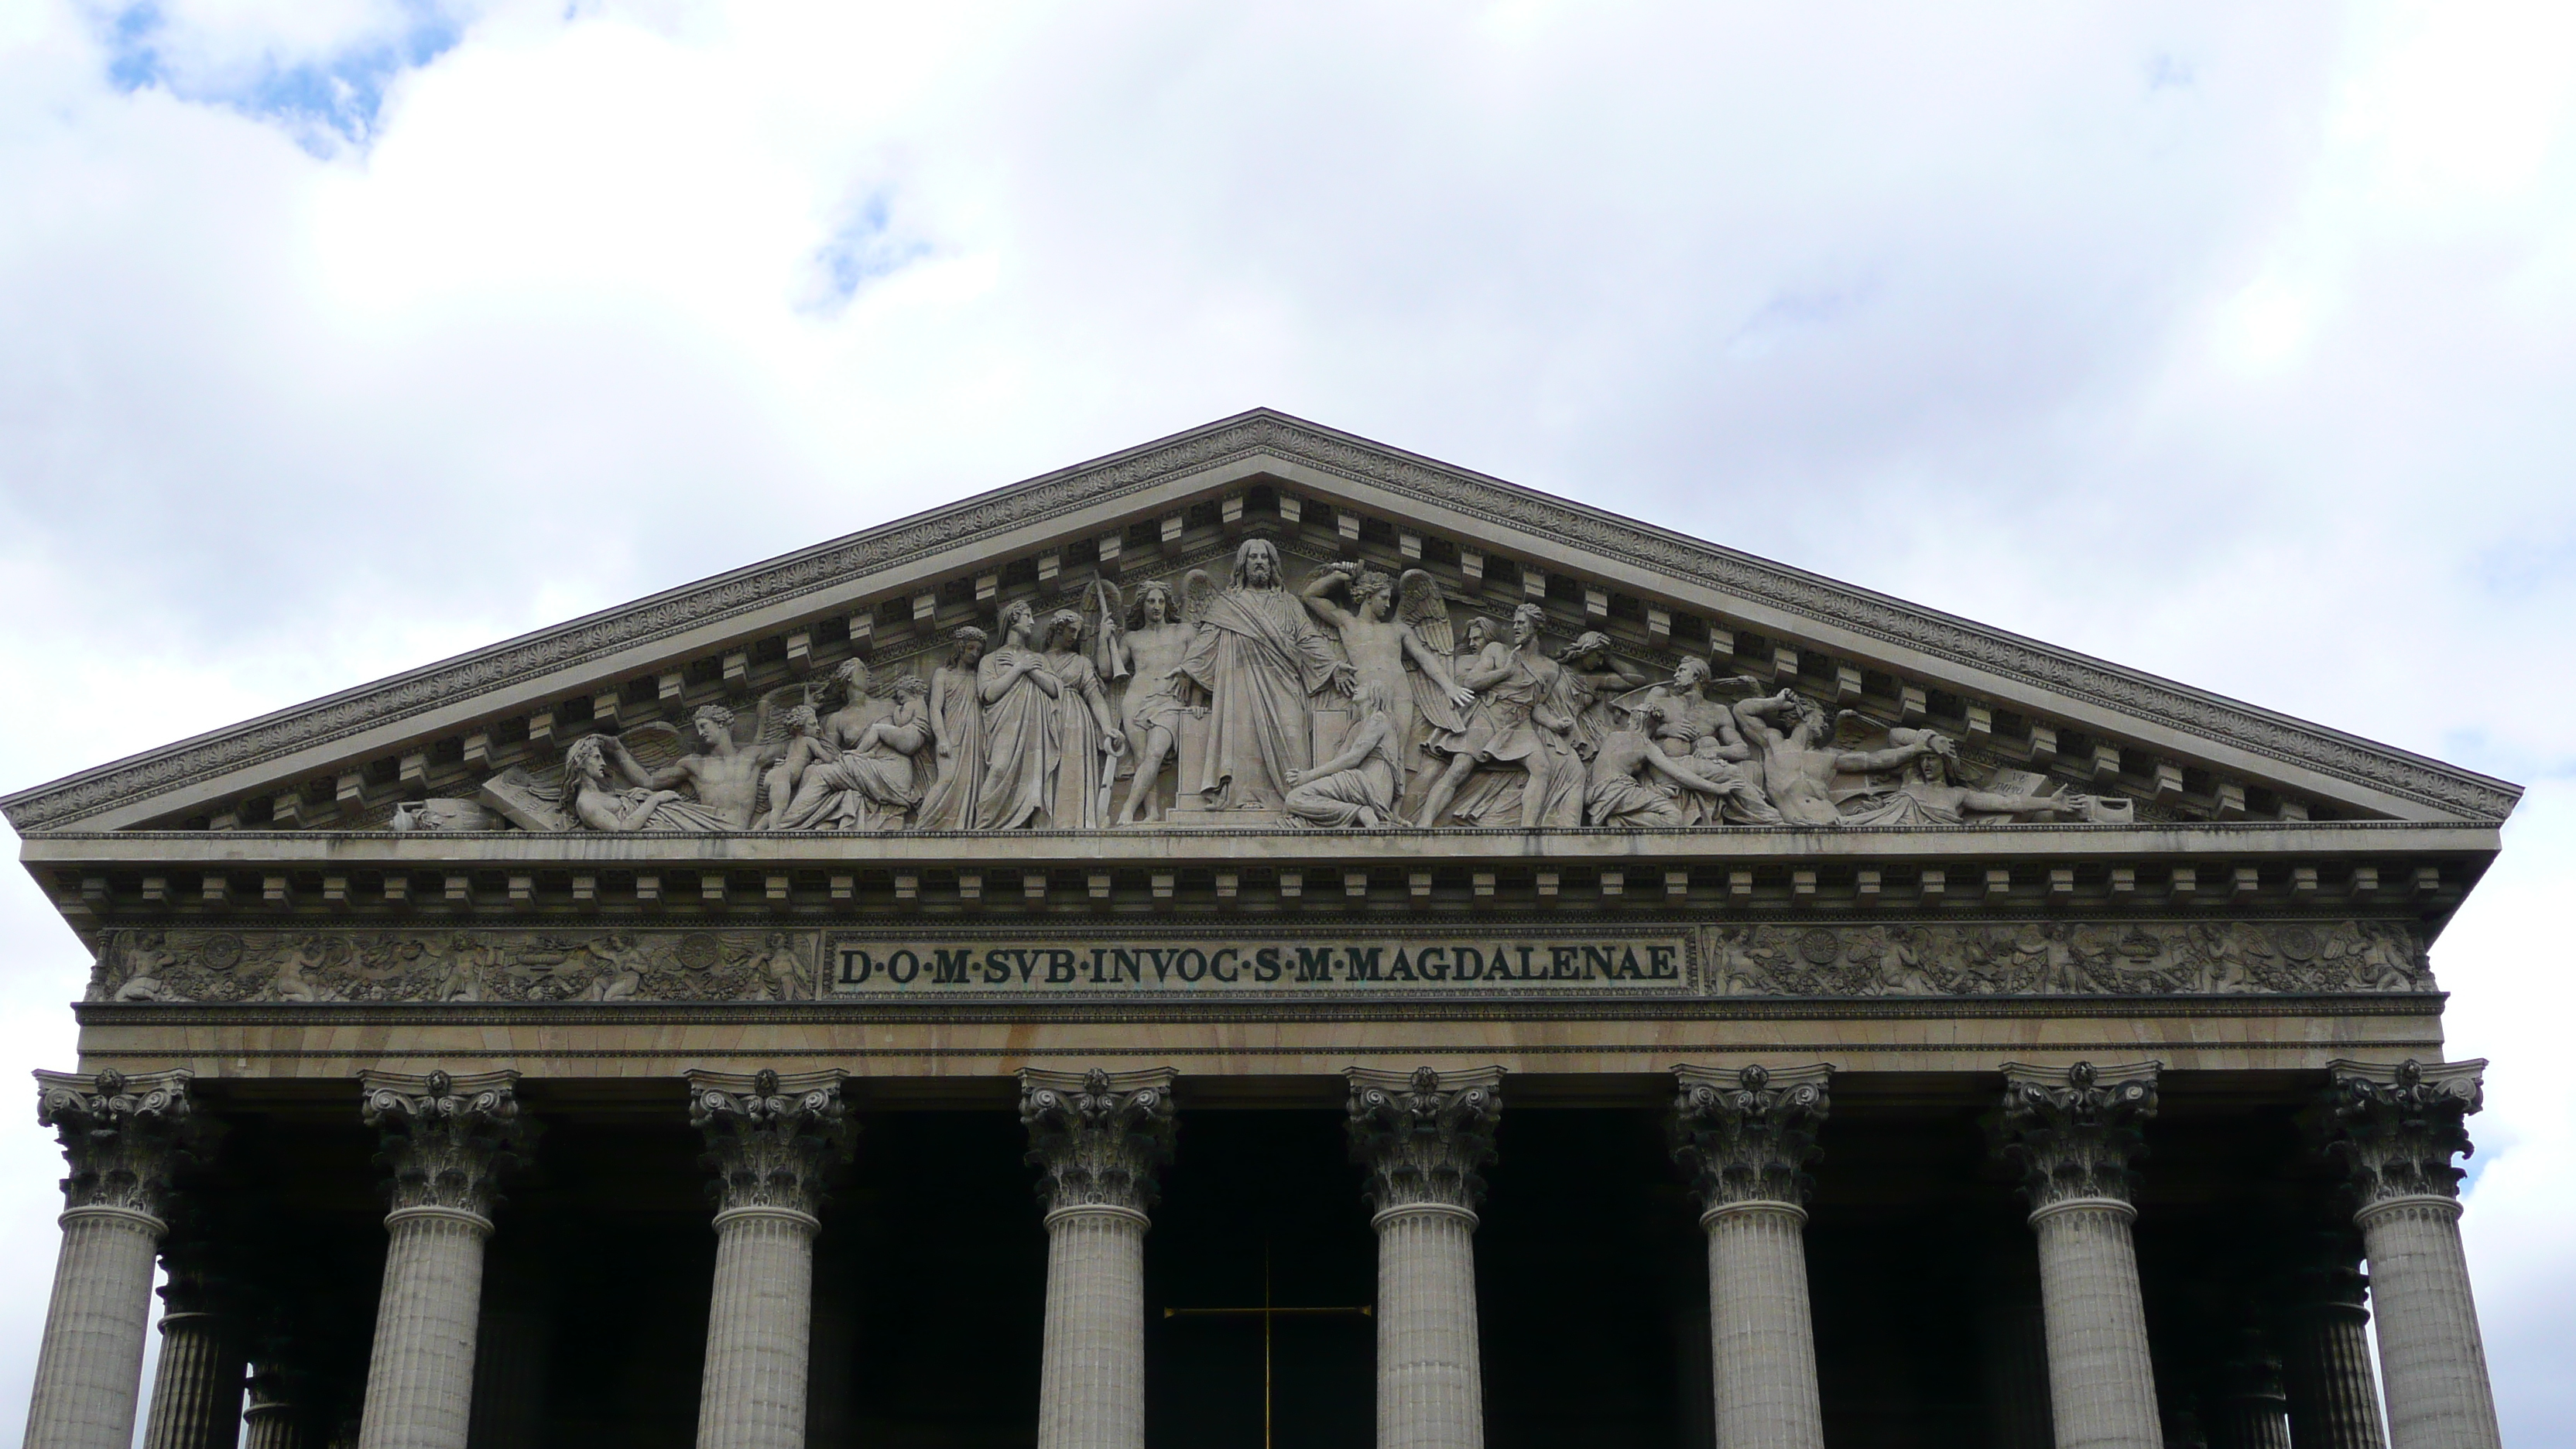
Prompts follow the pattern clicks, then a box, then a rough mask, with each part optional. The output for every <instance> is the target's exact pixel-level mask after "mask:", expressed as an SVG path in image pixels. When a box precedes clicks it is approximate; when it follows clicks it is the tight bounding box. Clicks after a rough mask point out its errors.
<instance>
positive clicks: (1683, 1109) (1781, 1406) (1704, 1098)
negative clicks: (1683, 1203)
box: [1671, 1065, 1833, 1449]
mask: <svg viewBox="0 0 2576 1449" xmlns="http://www.w3.org/2000/svg"><path fill="white" fill-rule="evenodd" d="M1832 1076H1833V1068H1831V1067H1828V1066H1821V1065H1820V1066H1812V1067H1791V1068H1789V1069H1787V1070H1784V1071H1779V1072H1771V1071H1766V1070H1764V1069H1763V1068H1761V1067H1745V1068H1743V1069H1741V1070H1739V1071H1732V1072H1722V1071H1712V1070H1710V1069H1708V1068H1705V1067H1675V1068H1674V1069H1673V1077H1674V1081H1675V1084H1676V1085H1677V1086H1678V1087H1679V1088H1680V1095H1678V1096H1677V1097H1675V1098H1674V1100H1673V1118H1672V1124H1671V1130H1672V1140H1673V1160H1674V1161H1675V1162H1678V1163H1680V1164H1681V1166H1682V1170H1683V1171H1684V1172H1686V1173H1688V1174H1689V1175H1690V1179H1691V1185H1692V1192H1693V1195H1694V1196H1696V1197H1697V1198H1698V1199H1699V1201H1700V1206H1701V1207H1702V1209H1704V1211H1702V1212H1701V1214H1700V1219H1699V1225H1700V1227H1702V1228H1703V1229H1705V1230H1706V1231H1707V1233H1708V1322H1709V1347H1710V1364H1711V1368H1712V1371H1713V1378H1714V1382H1715V1386H1716V1396H1717V1449H1823V1445H1824V1442H1825V1427H1824V1411H1823V1410H1822V1409H1821V1408H1820V1407H1819V1406H1818V1404H1817V1400H1816V1329H1815V1321H1814V1319H1813V1317H1812V1316H1811V1315H1810V1313H1809V1311H1808V1307H1807V1250H1806V1225H1807V1209H1806V1206H1805V1204H1806V1199H1807V1174H1806V1166H1807V1164H1808V1163H1809V1162H1810V1161H1813V1160H1814V1158H1815V1155H1816V1130H1817V1129H1818V1128H1819V1127H1822V1126H1823V1125H1824V1121H1825V1113H1826V1111H1827V1109H1828V1107H1829V1105H1830V1104H1829V1103H1828V1101H1827V1099H1826V1093H1825V1086H1826V1083H1827V1081H1828V1080H1830V1079H1831V1078H1832Z"/></svg>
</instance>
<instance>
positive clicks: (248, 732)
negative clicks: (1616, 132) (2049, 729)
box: [10, 415, 2519, 830]
mask: <svg viewBox="0 0 2576 1449" xmlns="http://www.w3.org/2000/svg"><path fill="white" fill-rule="evenodd" d="M1253 455H1269V456H1275V457H1282V458H1288V459H1293V460H1295V461H1298V462H1301V463H1304V464H1307V465H1308V466H1311V467H1315V468H1317V469H1319V470H1322V471H1325V472H1329V473H1334V474H1338V475H1340V476H1342V477H1344V478H1348V479H1351V480H1353V481H1355V482H1361V483H1365V484H1369V485H1372V486H1375V487H1379V488H1383V489H1386V490H1388V491H1391V492H1394V493H1396V494H1398V495H1400V496H1405V497H1410V498H1414V499H1420V500H1423V501H1427V502H1433V503H1437V504H1439V505H1441V506H1443V507H1447V508H1451V509H1455V510H1457V511H1459V512H1462V513H1466V514H1469V515H1471V516H1474V517H1479V518H1483V519H1486V520H1488V521H1490V522H1494V523H1499V524H1503V525H1506V526H1509V527H1512V528H1517V529H1525V530H1527V531H1529V532H1532V533H1535V534H1538V535H1541V536H1544V537H1549V538H1553V539H1558V540H1562V541H1564V542H1567V543H1570V544H1574V545H1577V546H1580V547H1586V548H1589V549H1592V550H1594V551H1597V552H1599V553H1602V554H1604V555H1607V556H1610V557H1614V558H1620V559H1625V560H1627V561H1629V562H1632V563H1636V564H1638V565H1640V566H1643V567H1645V568H1648V569H1651V570H1653V571H1655V572H1658V573H1661V574H1664V575H1665V576H1667V577H1670V578H1674V579H1677V580H1681V581H1684V582H1687V583H1689V584H1692V585H1712V584H1713V585H1715V586H1716V587H1719V588H1722V589H1726V590H1729V591H1731V592H1735V593H1738V594H1740V595H1742V596H1744V597H1748V598H1757V599H1761V600H1764V601H1765V602H1766V603H1769V604H1771V605H1773V606H1776V607H1778V608H1781V609H1784V610H1787V611H1789V612H1792V613H1796V614H1799V615H1802V616H1804V617H1808V618H1813V619H1817V620H1820V621H1825V622H1828V623H1831V624H1833V625H1836V626H1838V627H1843V628H1849V629H1852V630H1855V631H1857V632H1860V633H1863V634H1868V635H1871V636H1874V637H1877V638H1880V639H1883V640H1886V641H1888V642H1890V643H1894V644H1899V645H1902V646H1905V647H1907V648H1910V649H1915V650H1919V651H1922V652H1924V653H1927V654H1931V655H1934V656H1936V657H1940V658H1944V659H1949V660H1952V661H1955V662H1958V663H1962V664H1967V665H1971V666H1974V667H1977V668H1981V669H1987V670H1991V671H1994V672H1996V673H1999V674H2002V675H2005V676H2007V677H2018V678H2023V679H2029V680H2033V681H2035V682H2037V683H2040V684H2043V685H2045V686H2047V687H2048V688H2050V689H2053V690H2056V691H2058V692H2060V693H2063V694H2066V695H2069V696H2072V697H2075V698H2080V699H2085V700H2089V701H2091V702H2094V703H2097V704H2100V705H2103V706H2106V707H2109V708H2113V709H2117V710H2120V711H2123V712H2125V713H2128V714H2131V715H2134V716H2137V717H2141V718H2144V719H2148V720H2153V721H2156V722H2159V723H2163V724H2168V725H2172V726H2175V727H2178V728H2181V729H2184V730H2186V731H2189V732H2192V733H2195V734H2200V735H2203V736H2207V737H2211V738H2214V739H2218V740H2222V741H2226V742H2229V743H2232V744H2235V745H2238V746H2240V747H2242V748H2245V749H2247V750H2250V751H2253V752H2255V753H2258V754H2262V755H2265V756H2268V757H2270V758H2273V759H2277V760H2282V761H2286V762H2289V763H2292V764H2298V765H2304V766H2307V767H2310V768H2313V769H2317V770H2320V771H2323V772H2325V773H2328V774H2332V775H2336V776H2339V777H2341V778H2344V779H2347V780H2352V781H2355V782H2357V783H2361V784H2364V785H2368V786H2371V787H2374V788H2378V789H2382V790H2387V791H2390V792H2392V793H2395V794H2400V795H2405V796H2408V797H2411V798H2413V799H2416V800H2419V801H2423V802H2426V803H2429V804H2433V805H2437V806H2441V807H2444V808H2447V809H2450V810H2455V811H2458V812H2460V813H2462V814H2465V815H2468V816H2470V817H2472V818H2475V819H2483V820H2494V819H2501V818H2503V817H2504V816H2505V815H2506V814H2507V813H2508V812H2510V811H2511V810H2512V808H2513V805H2514V802H2515V801H2516V799H2518V798H2519V792H2518V791H2515V790H2512V789H2510V788H2509V787H2502V786H2499V785H2497V784H2496V783H2494V782H2491V781H2487V780H2485V779H2482V778H2480V777H2477V776H2473V775H2470V774H2467V773H2466V772H2463V771H2457V770H2452V769H2449V768H2447V767H2445V766H2443V765H2441V764H2439V763H2438V762H2436V761H2431V760H2424V759H2420V758H2416V757H2413V756H2406V755H2401V754H2398V753H2397V752H2395V751H2391V750H2387V749H2385V748H2382V747H2378V746H2373V745H2370V744H2368V743H2367V742H2365V741H2360V740H2356V739H2352V738H2349V737H2346V736H2341V735H2335V734H2331V733H2329V732H2326V731H2324V730H2321V729H2318V728H2316V727H2314V726H2309V725H2304V724H2301V723H2299V722H2297V721H2294V720H2290V719H2287V718H2285V717H2282V716H2277V715H2271V714H2265V713H2262V712H2259V711H2255V710H2252V709H2249V708H2246V707H2244V706H2242V705H2236V704H2233V703H2230V702H2228V701H2225V700H2222V699H2219V698H2218V697H2216V696H2213V695H2207V694H2202V693H2199V692H2197V691H2191V690H2187V689H2184V688H2182V687H2180V686H2177V685H2173V684H2169V683H2167V682H2165V681H2162V680H2157V679H2154V678H2151V677H2149V676H2146V675H2142V674H2138V673H2135V672H2132V671H2129V670H2124V669H2119V668H2116V667H2114V666H2111V665H2108V664H2104V663H2101V662H2099V661H2096V660H2091V659H2087V658H2084V657H2083V656H2080V655H2076V654H2071V653H2068V652H2066V651H2062V650H2057V649H2051V648H2048V647H2046V646H2043V645H2040V644H2036V643H2033V642H2031V641H2029V640H2024V639H2020V638H2017V637H2014V636H2012V635H2008V634H2004V633H2001V632H1998V631H1994V630H1989V629H1984V628H1980V627H1978V626H1975V625H1972V624H1969V623H1966V622H1965V621H1962V620H1957V619H1951V618H1947V617H1944V616H1941V615H1937V614H1933V613H1929V612H1927V611H1922V610H1917V609H1913V608H1909V607H1906V606H1903V605H1900V604H1898V603H1896V602H1895V601H1893V600H1889V599H1885V598H1881V597H1879V596H1877V595H1873V594H1868V593H1865V592H1862V591H1860V590H1856V589H1851V588H1848V587H1846V586H1843V585H1840V584H1835V583H1832V582H1830V581H1828V580H1825V579H1822V578H1818V577H1816V576H1814V575H1810V574H1805V573H1802V572H1799V571H1797V570H1794V569H1789V568H1786V567H1783V566H1781V565H1778V564H1774V563H1770V562H1767V561H1765V560H1762V559H1757V558H1753V557H1751V556H1749V555H1745V554H1739V553H1736V552H1734V551H1732V550H1728V549H1722V548H1718V547H1715V546H1712V545H1709V544H1704V543H1700V542H1698V541H1696V540H1691V539H1686V538H1683V537H1680V536H1679V535H1675V534H1669V533H1665V532H1662V531H1660V530H1656V529H1652V528H1649V527H1646V526H1643V525H1640V524H1637V523H1634V522H1631V521H1628V520H1625V519H1620V518H1616V517H1614V516H1612V515H1608V514H1604V513H1599V512H1596V511H1593V510H1590V509H1585V508H1581V507H1579V506H1577V505H1573V504H1569V503H1565V502H1562V501H1560V500H1557V499H1553V498H1548V497H1546V496H1545V495H1543V494H1538V493H1535V492H1532V491H1530V490H1527V489H1523V488H1519V487H1516V486H1514V485H1511V484H1507V483H1502V482H1500V481H1498V480H1494V479H1489V478H1484V477H1482V476H1479V475H1476V474H1471V473H1467V472H1465V471H1462V470H1458V469H1453V468H1448V467H1444V466H1439V465H1435V464H1432V463H1429V462H1427V461H1424V460H1419V459H1414V458H1411V457H1408V456H1405V455H1401V454H1397V453H1394V452H1392V451H1390V450H1386V449H1381V448H1378V447H1375V446H1373V445H1365V444H1361V443H1359V442H1356V441H1353V440H1350V439H1347V438H1343V437H1340V436H1337V435H1334V434H1330V433H1326V432H1324V431H1322V430H1320V429H1317V428H1314V427H1312V426H1311V425H1308V424H1304V423H1300V422H1297V421H1295V420H1293V419H1287V418H1281V417H1277V416H1270V415H1261V416H1253V417H1247V418H1245V419H1242V420H1240V421H1237V422H1234V423H1231V424H1228V425H1224V426H1220V427H1216V428H1213V429H1210V430H1208V431H1206V432H1203V433H1199V434H1196V435H1193V436H1188V437H1183V438H1179V439H1176V440H1174V441H1171V442H1168V443H1163V444H1158V445H1153V446H1149V447H1147V448H1144V449H1140V450H1138V451H1136V452H1133V453H1130V454H1127V455H1123V456H1121V457H1117V458H1112V459H1109V460H1106V461H1104V462H1101V463H1098V464H1094V465H1090V466H1087V467H1082V468H1076V469H1072V470H1068V471H1066V472H1064V473H1059V474H1056V475H1052V476H1050V477H1046V478H1042V479H1038V480H1035V481H1033V482H1031V483H1028V484H1025V485H1022V486H1021V487H1018V488H1015V489H1009V490H1005V491H1004V492H1003V493H1001V494H1000V495H999V496H996V497H989V498H985V499H981V500H976V501H971V502H967V503H962V504H958V505H955V506H953V507H950V508H947V509H944V510H940V511H938V512H936V513H933V514H931V515H929V516H927V517H924V518H921V519H918V520H915V521H913V522H909V523H904V524H898V525H893V526H890V527H888V528H886V529H883V530H879V531H876V532H872V533H868V534H862V535H859V536H857V537H853V538H849V539H844V540H840V541H838V542H834V543H829V544H824V545H821V546H819V547H816V548H813V549H809V550H807V551H805V552H803V553H799V554H794V555H790V556H789V557H787V558H785V559H781V560H778V561H776V562H774V563H768V564H762V565H756V566H754V567H752V568H748V569H745V570H742V571H740V572H738V573H735V574H733V575H730V576H727V577H725V578H721V579H717V580H714V581H712V582H710V583H707V584H704V585H701V586H699V587H696V588H693V589H687V590H683V591H679V592H676V593H674V594H671V595H667V596H665V597H663V598H660V599H655V600H650V601H647V602H645V603H642V604H639V605H637V606H636V607H634V608H632V609H629V610H626V611H623V612H621V613H618V614H615V615H613V616H611V617H608V618H605V619H596V620H591V621H587V622H584V623H580V624H574V625H567V626H563V627H561V628H558V629H554V630H550V631H546V632H544V633H540V634H538V635H536V636H535V637H533V638H530V639H527V640H524V641H520V642H516V643H512V644H506V645H501V646H497V647H495V648H492V649H489V650H486V651H484V652H483V653H481V654H478V655H475V656H472V657H470V658H468V659H465V660H462V661H460V662H458V663H455V664H452V665H445V666H437V667H433V668H430V669H424V670H420V671H417V672H415V673H412V674H409V675H404V676H400V677H397V678H395V679H393V680H391V681H388V682H386V683H384V684H381V685H376V686H371V687H367V688H363V689H359V690H355V691H351V692H349V693H347V694H344V695H341V696H339V697H336V698H333V699H328V700H324V701H322V702H320V703H318V704H316V705H314V706H312V707H311V708H309V709H306V710H303V711H301V712H299V713H295V714H292V715H290V716H288V717H286V718H284V719H276V720H270V721H266V722H259V723H253V724H249V725H244V726H242V727H239V728H237V729H235V730H233V731H230V732H228V733H224V734H220V735H218V736H217V737H215V738H213V739H210V740H207V741H206V742H204V743H202V744H196V745H190V746H186V747H182V748H174V749H171V750H168V751H164V752H160V753H158V754H155V755H152V756H150V757H147V758H146V759H143V760H141V761H138V762H136V763H134V764H131V765H125V766H106V767H102V768H101V769H99V770H96V771H93V772H91V773H90V774H88V775H86V776H82V777H75V779H74V780H72V781H71V782H69V783H67V784H65V785H63V786H61V787H60V788H57V789H53V790H50V791H45V792H42V793H35V794H31V795H28V796H25V797H22V798H21V799H20V800H19V801H18V802H17V803H16V804H15V806H14V807H13V808H12V809H11V811H10V814H11V817H12V820H13V822H14V823H15V824H16V825H17V826H18V827H19V828H20V829H22V830H30V829H38V828H47V827H60V826H63V825H65V824H68V823H70V822H72V821H75V820H77V819H79V818H80V817H82V816H84V815H89V814H93V813H96V812H97V811H99V810H102V809H105V808H107V807H109V806H111V805H113V804H115V803H116V802H117V801H119V800H124V799H129V798H132V797H135V796H138V795H144V794H149V793H153V792H156V791H162V790H168V789H172V788H176V787H179V786H184V785H187V784H192V783H195V782H197V781H201V780H204V779H207V778H210V777H212V776H215V775H218V774H222V773H226V772H228V771H233V770H238V769H241V768H243V767H245V766H250V765H255V764H257V763H259V762H261V761H264V760H267V759H271V758H274V757H276V756H278V755H281V754H284V753H287V752H289V751H296V750H306V749H310V748H312V747H314V746H316V745H320V744H324V743H327V742H329V741H332V740H336V739H340V738H344V737H346V736H349V735H352V734H355V733H358V732H360V731H362V730H366V729H369V728H372V727H375V726H377V725H380V724H383V723H385V722H387V721H389V720H393V719H397V718H399V717H401V716H403V715H406V714H410V713H413V712H415V711H417V710H420V709H422V708H425V707H428V706H430V705H450V704H453V703H455V702H456V701H458V700H461V699H466V698H470V697H472V696H474V695H477V694H481V693H486V692H489V691H492V690H496V689H500V688H503V687H506V686H509V685H513V684H517V683H521V682H523V681H526V680H528V679H531V678H535V677H539V676H542V675H545V674H549V673H553V672H556V671H561V670H566V669H571V668H577V667H579V666H580V665H582V664H584V663H587V662H589V661H591V660H593V659H596V658H598V657H599V656H602V655H604V654H607V653H610V652H612V651H622V650H627V649H632V648H634V647H636V646H638V645H641V644H647V643H650V642H652V641H655V640H658V639H662V638H667V637H669V636H671V635H673V634H676V633H679V632H681V631H684V630H697V629H703V628H704V627H706V626H707V625H709V624H711V623H716V622H720V621H722V620H724V619H728V618H732V617H734V616H736V615H739V614H743V613H746V612H749V611H751V610H754V609H757V608H761V607H764V606H766V605H768V604H770V603H772V602H774V601H776V600H777V599H779V598H781V597H784V596H790V595H794V594H797V593H800V592H803V591H807V590H812V589H819V588H825V587H830V586H833V585H836V584H840V583H843V582H845V581H846V580H848V579H849V578H851V577H852V576H854V575H861V574H866V573H869V572H873V571H877V570H881V569H885V568H889V567H893V566H896V565H898V564H901V563H904V562H906V561H908V560H912V559H917V558H921V557H923V556H925V555H928V554H931V553H933V552H936V551H938V550H941V549H944V548H947V547H949V546H951V545H953V544H955V543H957V542H960V541H962V540H965V539H969V538H973V537H977V536H980V535H983V534H986V533H989V532H993V531H998V530H1001V529H1004V528H1009V527H1015V526H1020V525H1024V524H1028V523H1033V522H1041V521H1044V520H1046V519H1049V518H1053V517H1056V516H1059V515H1062V514H1065V513H1068V512H1071V511H1073V510H1076V509H1079V508H1083V507H1086V506H1089V505H1090V504H1093V503H1095V502H1098V501H1100V500H1101V499H1104V498H1106V497H1109V496H1111V495H1113V494H1115V493H1117V492H1119V491H1121V490H1123V489H1126V488H1128V487H1130V486H1131V485H1141V484H1145V483H1150V482H1153V481H1157V480H1160V479H1163V478H1168V477H1173V476H1179V475H1184V474H1188V473H1193V472H1199V471H1203V470H1205V469H1208V468H1211V467H1216V466H1220V465H1222V464H1223V463H1225V462H1227V461H1229V460H1232V459H1237V458H1244V457H1249V456H1253Z"/></svg>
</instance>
